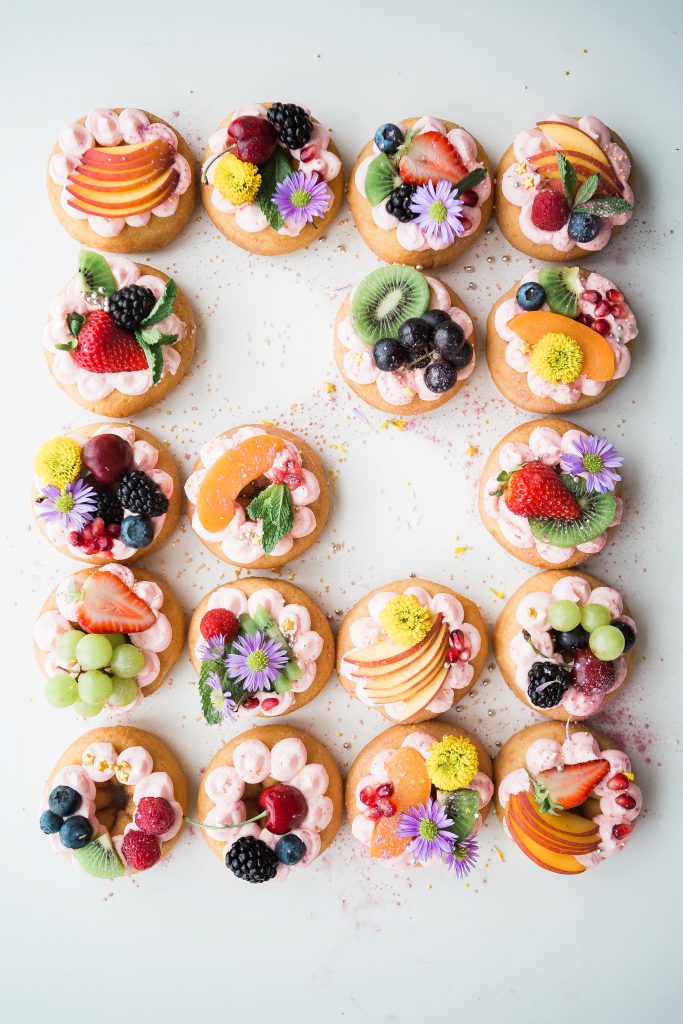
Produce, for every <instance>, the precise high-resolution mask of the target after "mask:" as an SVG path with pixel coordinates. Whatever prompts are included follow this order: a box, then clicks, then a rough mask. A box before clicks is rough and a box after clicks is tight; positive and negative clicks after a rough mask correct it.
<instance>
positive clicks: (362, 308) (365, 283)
mask: <svg viewBox="0 0 683 1024" xmlns="http://www.w3.org/2000/svg"><path fill="white" fill-rule="evenodd" d="M429 301H430V290H429V284H428V282H427V280H426V278H425V277H424V276H423V275H422V274H421V273H420V272H419V271H418V270H415V269H414V268H413V267H402V266H391V267H380V268H379V269H378V270H373V271H372V273H371V274H368V275H367V277H364V278H363V280H362V281H361V282H360V284H359V285H358V287H357V288H356V290H355V292H354V295H353V299H352V301H351V319H352V321H353V327H354V330H355V331H356V333H357V334H358V335H359V337H361V338H362V339H363V341H365V342H367V343H368V344H369V345H374V343H375V342H377V341H379V340H380V339H381V338H395V337H396V336H397V334H398V329H399V327H400V326H401V324H403V323H405V321H406V320H409V319H411V318H413V317H420V316H422V314H423V313H424V312H425V311H426V310H427V308H428V307H429Z"/></svg>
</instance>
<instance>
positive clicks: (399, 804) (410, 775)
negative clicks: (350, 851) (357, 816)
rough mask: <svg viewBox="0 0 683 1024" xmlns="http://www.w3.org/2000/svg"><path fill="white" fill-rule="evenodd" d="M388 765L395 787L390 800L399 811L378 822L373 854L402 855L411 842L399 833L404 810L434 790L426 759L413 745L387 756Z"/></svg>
mask: <svg viewBox="0 0 683 1024" xmlns="http://www.w3.org/2000/svg"><path fill="white" fill-rule="evenodd" d="M386 767H387V775H388V777H389V779H390V780H391V782H392V784H393V787H394V792H393V794H392V796H391V800H392V802H393V803H394V804H395V805H396V814H393V815H392V816H391V817H390V818H380V819H379V820H378V821H377V822H376V824H375V828H374V831H373V833H372V839H371V841H370V855H371V856H372V857H400V855H401V854H402V853H403V852H404V850H406V849H407V848H408V846H409V845H410V843H411V842H412V839H411V838H410V837H405V836H399V834H398V819H399V817H400V815H401V812H402V811H408V810H410V808H411V807H415V806H417V804H423V803H424V802H425V801H426V800H428V799H429V796H430V794H431V791H432V783H431V781H430V778H429V775H428V774H427V768H426V767H425V759H424V757H423V756H422V754H420V753H419V752H418V751H417V750H415V748H414V747H401V748H400V749H399V750H397V751H396V753H395V754H392V756H391V757H390V758H389V759H388V761H387V766H386Z"/></svg>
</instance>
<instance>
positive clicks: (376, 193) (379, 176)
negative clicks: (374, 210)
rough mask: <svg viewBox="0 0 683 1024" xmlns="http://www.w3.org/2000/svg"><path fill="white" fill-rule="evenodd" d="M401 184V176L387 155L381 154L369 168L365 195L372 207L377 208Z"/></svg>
mask: <svg viewBox="0 0 683 1024" xmlns="http://www.w3.org/2000/svg"><path fill="white" fill-rule="evenodd" d="M400 184H401V176H400V174H397V173H396V168H395V167H394V165H393V164H392V162H391V160H390V159H389V157H388V156H387V155H386V153H379V154H378V155H377V156H376V157H375V159H374V160H373V161H372V162H371V163H370V165H369V167H368V173H367V175H366V177H365V195H366V197H367V200H368V202H369V203H370V206H377V205H378V204H379V203H381V202H382V200H384V199H387V198H388V197H389V196H390V195H391V193H392V192H393V191H394V189H395V188H396V186H397V185H400Z"/></svg>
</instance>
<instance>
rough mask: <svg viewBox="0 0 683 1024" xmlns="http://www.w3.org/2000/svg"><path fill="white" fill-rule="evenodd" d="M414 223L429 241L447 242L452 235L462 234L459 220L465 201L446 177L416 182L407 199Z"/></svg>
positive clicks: (446, 243) (448, 242)
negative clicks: (415, 186) (409, 198)
mask: <svg viewBox="0 0 683 1024" xmlns="http://www.w3.org/2000/svg"><path fill="white" fill-rule="evenodd" d="M410 209H411V210H412V212H413V213H414V214H415V215H416V216H415V220H414V222H413V223H414V224H415V225H416V227H418V228H419V229H420V231H421V232H422V234H423V235H424V236H425V238H426V239H427V240H428V241H430V242H442V243H443V244H444V245H450V244H451V243H452V242H453V241H454V239H455V237H456V235H457V236H458V237H460V236H461V235H464V234H465V227H464V225H463V223H462V220H463V210H464V209H465V204H464V203H463V201H462V199H458V198H457V193H456V191H455V189H454V188H452V187H451V185H450V184H449V182H447V181H437V183H436V185H434V183H433V182H431V181H429V182H427V184H426V185H418V186H417V188H416V189H415V192H414V194H413V198H412V201H411V203H410Z"/></svg>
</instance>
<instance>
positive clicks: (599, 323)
mask: <svg viewBox="0 0 683 1024" xmlns="http://www.w3.org/2000/svg"><path fill="white" fill-rule="evenodd" d="M591 327H592V328H593V330H594V331H597V332H598V334H609V332H610V326H609V320H603V319H600V320H594V321H593V323H592V324H591Z"/></svg>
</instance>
